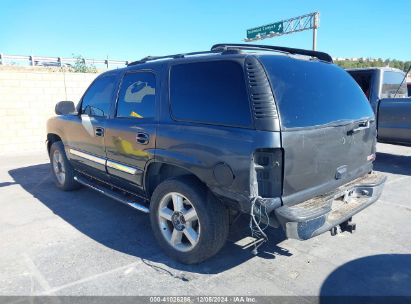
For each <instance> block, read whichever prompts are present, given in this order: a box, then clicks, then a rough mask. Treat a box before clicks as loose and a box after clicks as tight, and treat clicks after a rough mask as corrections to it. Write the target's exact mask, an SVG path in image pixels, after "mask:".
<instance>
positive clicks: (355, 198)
mask: <svg viewBox="0 0 411 304" xmlns="http://www.w3.org/2000/svg"><path fill="white" fill-rule="evenodd" d="M385 180H386V177H385V176H383V175H380V174H377V173H375V172H373V173H370V174H367V175H365V176H363V177H360V178H358V179H356V180H354V181H352V182H350V183H348V184H345V185H343V186H341V187H339V188H338V189H336V190H335V191H333V192H331V193H327V194H324V195H322V196H319V197H315V198H312V199H310V200H307V201H305V202H302V203H299V204H297V205H294V206H282V207H279V208H277V209H276V210H275V214H276V217H277V219H278V220H279V222H280V224H281V225H282V227H283V228H284V230H285V232H286V235H287V237H288V238H293V239H298V240H306V239H309V238H312V237H314V236H316V235H319V234H321V233H323V232H326V231H329V230H330V229H331V228H333V227H335V226H337V225H339V224H341V223H343V222H345V221H347V220H348V219H350V218H351V217H352V216H353V215H354V214H356V213H358V212H360V211H361V210H363V209H364V208H367V207H368V206H369V205H371V204H372V203H374V202H375V201H376V200H378V198H379V197H380V195H381V192H382V189H383V187H384V183H385Z"/></svg>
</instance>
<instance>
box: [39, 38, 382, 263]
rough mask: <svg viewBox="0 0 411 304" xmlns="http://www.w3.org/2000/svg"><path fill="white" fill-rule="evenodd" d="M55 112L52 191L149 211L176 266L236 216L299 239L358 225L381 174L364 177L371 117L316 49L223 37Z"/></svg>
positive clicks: (350, 83) (98, 86) (208, 248)
mask: <svg viewBox="0 0 411 304" xmlns="http://www.w3.org/2000/svg"><path fill="white" fill-rule="evenodd" d="M56 113H57V114H58V116H56V117H53V118H51V119H50V120H49V121H48V124H47V133H48V135H47V148H48V151H49V155H50V160H51V164H52V169H53V174H54V177H55V182H56V185H57V187H59V188H61V189H62V190H66V191H68V190H73V189H76V188H77V187H78V186H79V185H80V184H81V185H85V186H88V187H90V188H92V189H95V190H97V191H99V192H100V193H102V194H105V195H107V196H109V197H111V198H113V199H115V200H117V201H119V202H122V203H125V204H127V205H129V206H131V207H134V208H136V209H138V210H141V211H143V212H147V213H150V220H151V226H152V230H153V234H154V236H155V237H156V239H157V240H158V242H159V244H160V245H161V247H162V248H163V249H164V251H165V252H166V253H167V254H168V255H170V256H171V257H173V258H175V259H176V260H178V261H181V262H183V263H198V262H201V261H204V260H205V259H207V258H209V257H211V256H213V255H214V254H216V253H217V252H218V251H219V250H220V248H222V246H223V245H224V243H225V241H226V238H227V235H228V231H229V225H230V222H231V220H230V219H231V218H233V217H234V216H236V215H238V214H239V213H247V214H250V215H251V217H252V219H253V223H254V224H255V225H256V228H257V229H260V228H261V227H260V226H259V225H258V223H259V221H260V220H261V221H262V222H265V223H267V224H269V225H270V226H272V227H276V228H278V227H282V228H283V229H284V230H285V232H286V235H287V237H289V238H296V239H300V240H305V239H309V238H311V237H314V236H316V235H319V234H321V233H323V232H326V231H330V230H331V231H332V233H333V234H335V233H336V232H337V228H338V227H341V229H342V230H349V229H355V225H354V224H353V223H352V222H351V218H352V216H353V215H354V214H356V213H358V212H359V211H361V210H362V209H364V208H366V207H368V206H369V205H371V204H372V203H374V202H375V201H376V200H377V199H378V198H379V196H380V194H381V191H382V189H383V185H384V182H385V177H382V176H380V175H378V174H376V173H373V172H372V166H373V164H372V163H373V160H374V158H375V145H376V128H375V125H376V124H375V117H374V113H373V111H372V109H371V107H370V105H369V103H368V102H367V100H366V98H365V97H364V94H363V93H362V92H361V90H360V89H359V87H358V86H357V85H356V83H355V81H354V80H353V79H352V78H351V77H350V76H349V75H348V74H347V73H346V72H345V71H344V70H343V69H341V68H339V67H338V66H336V65H334V64H332V59H331V57H330V56H329V55H328V54H326V53H321V52H314V51H307V50H300V49H291V48H281V47H273V46H258V45H242V44H219V45H215V46H213V47H212V49H211V51H206V52H197V53H188V54H177V55H170V56H164V57H146V58H144V59H142V60H140V61H136V62H133V63H131V64H129V66H128V67H126V68H123V69H118V70H113V71H108V72H106V73H103V74H101V75H100V76H98V77H97V78H96V80H95V81H94V82H93V83H92V84H91V85H90V87H89V88H88V89H87V91H86V92H85V94H84V96H83V97H82V99H81V101H80V102H79V104H78V105H77V108H75V107H74V104H73V102H71V101H63V102H60V103H58V104H57V105H56ZM259 231H260V232H262V235H264V232H263V231H262V229H261V230H259Z"/></svg>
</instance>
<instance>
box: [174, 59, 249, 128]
mask: <svg viewBox="0 0 411 304" xmlns="http://www.w3.org/2000/svg"><path fill="white" fill-rule="evenodd" d="M170 100H171V111H172V115H173V118H175V119H177V120H183V121H191V122H202V123H210V124H219V125H226V126H241V127H250V126H251V115H250V104H249V101H248V96H247V91H246V87H245V80H244V72H243V68H242V66H241V65H240V64H239V63H237V62H233V61H212V62H196V63H187V64H180V65H175V66H173V67H172V69H171V74H170Z"/></svg>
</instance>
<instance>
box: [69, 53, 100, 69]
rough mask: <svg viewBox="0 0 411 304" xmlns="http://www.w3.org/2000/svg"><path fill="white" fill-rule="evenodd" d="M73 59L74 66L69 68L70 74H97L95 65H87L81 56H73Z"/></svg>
mask: <svg viewBox="0 0 411 304" xmlns="http://www.w3.org/2000/svg"><path fill="white" fill-rule="evenodd" d="M73 58H75V59H76V62H75V63H74V66H72V67H71V68H70V71H71V72H75V73H97V68H96V67H95V65H93V64H91V65H87V64H86V60H85V59H84V58H83V57H82V56H81V55H74V54H73Z"/></svg>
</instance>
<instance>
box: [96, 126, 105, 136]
mask: <svg viewBox="0 0 411 304" xmlns="http://www.w3.org/2000/svg"><path fill="white" fill-rule="evenodd" d="M94 134H96V136H100V137H103V136H104V128H101V127H97V128H96V129H95V130H94Z"/></svg>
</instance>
